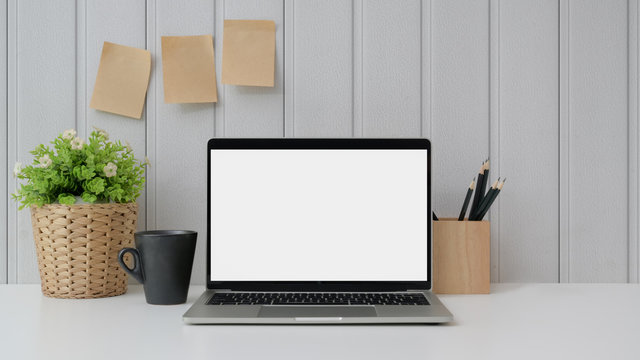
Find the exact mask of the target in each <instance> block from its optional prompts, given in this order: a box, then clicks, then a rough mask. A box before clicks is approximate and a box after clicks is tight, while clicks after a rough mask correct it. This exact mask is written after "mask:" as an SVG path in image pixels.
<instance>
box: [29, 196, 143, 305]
mask: <svg viewBox="0 0 640 360" xmlns="http://www.w3.org/2000/svg"><path fill="white" fill-rule="evenodd" d="M137 217H138V205H137V204H136V203H128V204H116V203H109V204H86V205H71V206H68V205H60V204H49V205H44V206H42V207H36V206H32V207H31V223H32V225H33V237H34V240H35V244H36V253H37V256H38V267H39V270H40V280H41V284H42V293H43V294H44V295H46V296H50V297H55V298H74V299H88V298H100V297H107V296H115V295H121V294H124V293H125V292H126V291H127V275H126V274H125V272H124V271H123V270H122V269H121V268H120V266H119V265H118V251H120V249H122V248H123V247H130V246H132V244H133V234H134V233H135V230H136V220H137Z"/></svg>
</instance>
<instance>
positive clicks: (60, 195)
mask: <svg viewBox="0 0 640 360" xmlns="http://www.w3.org/2000/svg"><path fill="white" fill-rule="evenodd" d="M108 140H109V134H107V132H106V131H104V130H102V129H98V128H96V130H95V131H93V132H92V133H91V136H89V142H88V143H85V142H84V140H82V139H80V138H79V137H76V131H75V130H73V129H70V130H66V131H65V132H64V133H62V134H60V135H58V137H56V138H55V139H54V140H53V141H52V142H51V144H52V145H53V149H52V148H50V147H48V146H45V145H44V144H41V145H38V146H37V147H36V148H35V150H33V151H31V154H32V155H34V160H33V163H32V164H31V165H29V166H26V167H24V168H23V167H22V165H21V164H20V163H18V164H16V167H15V168H14V175H15V176H16V177H17V178H18V179H26V180H27V181H26V184H20V189H19V190H18V191H17V192H16V193H15V194H12V198H13V199H14V200H16V201H19V202H20V203H21V206H20V209H23V208H25V207H28V206H31V205H37V206H42V205H44V204H51V203H54V202H56V201H58V202H59V203H61V204H66V205H72V204H74V203H75V202H76V196H80V197H82V200H84V201H85V202H88V203H95V202H110V201H113V202H117V203H127V202H133V201H135V200H136V199H137V198H138V196H140V191H141V190H142V188H143V185H144V181H145V178H144V166H146V165H148V159H146V160H145V162H141V161H138V160H136V159H135V158H134V157H133V151H132V150H131V146H129V144H128V143H127V144H126V145H122V143H121V142H120V141H116V142H110V141H108Z"/></svg>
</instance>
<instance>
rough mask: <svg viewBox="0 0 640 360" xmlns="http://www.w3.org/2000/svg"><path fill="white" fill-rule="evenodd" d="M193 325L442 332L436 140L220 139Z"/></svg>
mask: <svg viewBox="0 0 640 360" xmlns="http://www.w3.org/2000/svg"><path fill="white" fill-rule="evenodd" d="M207 154H208V167H207V274H206V284H207V288H206V291H205V292H204V293H203V294H202V296H200V297H199V299H198V300H197V301H196V302H195V303H194V304H193V306H191V308H190V309H189V310H188V311H187V312H186V313H185V314H184V315H183V320H184V322H185V323H188V324H355V323H440V322H448V321H451V320H452V319H453V316H452V315H451V313H450V312H449V311H448V310H447V309H446V308H445V306H444V305H443V304H442V303H441V302H440V301H439V300H438V298H437V297H436V296H435V295H434V294H433V293H432V292H431V289H432V287H433V281H432V263H431V255H432V250H431V216H430V215H431V145H430V142H429V140H426V139H362V138H359V139H226V138H224V139H223V138H220V139H211V140H209V142H208V145H207Z"/></svg>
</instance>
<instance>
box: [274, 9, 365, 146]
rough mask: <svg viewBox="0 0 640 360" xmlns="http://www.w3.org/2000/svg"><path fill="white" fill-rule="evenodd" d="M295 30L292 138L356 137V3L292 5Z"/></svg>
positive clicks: (291, 66) (290, 65)
mask: <svg viewBox="0 0 640 360" xmlns="http://www.w3.org/2000/svg"><path fill="white" fill-rule="evenodd" d="M291 3H292V6H294V11H293V19H287V26H289V24H290V23H291V25H292V26H293V29H295V30H294V40H293V44H292V45H293V47H292V48H288V49H287V51H292V52H293V54H294V55H293V63H288V64H287V74H288V76H292V77H293V89H292V91H291V92H289V94H291V97H290V98H288V99H287V100H288V101H292V102H293V135H294V136H297V137H348V136H352V130H353V126H352V116H353V109H352V105H353V98H352V94H353V93H352V90H353V76H352V70H353V38H352V27H353V22H352V20H353V19H352V18H353V13H352V10H353V4H352V1H350V0H340V1H334V2H331V4H330V6H328V5H329V4H328V3H327V2H326V1H323V0H304V1H295V2H293V1H292V2H291Z"/></svg>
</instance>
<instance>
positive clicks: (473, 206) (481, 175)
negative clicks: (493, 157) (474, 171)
mask: <svg viewBox="0 0 640 360" xmlns="http://www.w3.org/2000/svg"><path fill="white" fill-rule="evenodd" d="M486 163H487V162H486V161H484V162H483V163H482V166H480V170H479V171H478V183H477V186H476V193H475V195H474V196H473V202H472V203H471V211H469V215H472V214H473V213H475V212H476V211H478V205H479V204H480V198H481V197H482V195H484V194H481V193H480V188H481V187H482V182H483V181H485V180H484V171H485V168H484V166H485V164H486Z"/></svg>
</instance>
